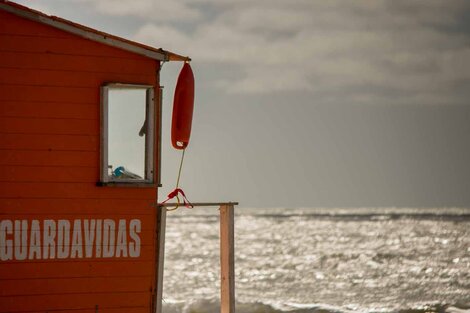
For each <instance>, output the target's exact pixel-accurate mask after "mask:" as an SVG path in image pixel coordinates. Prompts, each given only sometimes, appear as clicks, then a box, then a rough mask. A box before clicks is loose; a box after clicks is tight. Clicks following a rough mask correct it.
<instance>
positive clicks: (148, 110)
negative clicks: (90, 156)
mask: <svg viewBox="0 0 470 313" xmlns="http://www.w3.org/2000/svg"><path fill="white" fill-rule="evenodd" d="M153 112H154V101H153V87H152V86H142V85H127V84H110V85H106V86H103V87H102V134H101V135H102V141H101V144H102V171H101V176H102V177H101V178H102V181H103V182H122V183H132V182H144V183H153V182H154V175H153V159H154V158H153V150H154V114H153Z"/></svg>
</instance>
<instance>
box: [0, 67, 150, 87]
mask: <svg viewBox="0 0 470 313" xmlns="http://www.w3.org/2000/svg"><path fill="white" fill-rule="evenodd" d="M104 82H120V83H127V84H141V85H155V74H152V75H142V74H139V75H137V74H125V73H111V74H109V73H106V72H74V73H69V72H66V73H64V72H63V71H57V70H36V69H35V70H33V69H22V68H0V84H2V83H3V84H10V85H11V84H13V85H22V84H28V85H36V86H44V85H47V86H64V87H98V86H100V85H102V84H103V83H104Z"/></svg>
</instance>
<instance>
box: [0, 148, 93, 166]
mask: <svg viewBox="0 0 470 313" xmlns="http://www.w3.org/2000/svg"><path fill="white" fill-rule="evenodd" d="M97 164H99V155H98V153H97V152H95V151H56V150H51V151H34V150H2V151H1V153H0V165H27V166H71V167H81V166H85V167H90V166H92V167H93V166H97Z"/></svg>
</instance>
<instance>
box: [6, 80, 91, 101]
mask: <svg viewBox="0 0 470 313" xmlns="http://www.w3.org/2000/svg"><path fill="white" fill-rule="evenodd" d="M0 100H2V101H44V102H68V103H82V104H98V103H99V102H100V91H99V89H98V88H74V87H50V86H21V85H5V84H3V85H0Z"/></svg>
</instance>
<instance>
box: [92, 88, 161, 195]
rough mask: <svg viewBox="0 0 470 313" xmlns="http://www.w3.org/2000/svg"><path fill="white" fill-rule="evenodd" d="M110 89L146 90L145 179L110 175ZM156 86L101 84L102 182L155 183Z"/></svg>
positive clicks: (126, 183)
mask: <svg viewBox="0 0 470 313" xmlns="http://www.w3.org/2000/svg"><path fill="white" fill-rule="evenodd" d="M110 89H145V90H146V96H147V101H146V112H147V116H146V120H147V129H146V135H145V177H144V179H113V178H112V177H111V176H109V175H108V166H109V162H108V161H109V160H108V112H109V110H108V108H109V97H108V94H109V90H110ZM154 94H155V90H154V86H152V85H139V84H120V83H110V84H106V85H103V86H101V141H100V145H101V175H100V176H101V183H104V184H121V183H122V184H125V185H133V186H134V185H139V184H140V185H141V184H152V185H153V184H155V155H154V151H155V101H154Z"/></svg>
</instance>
